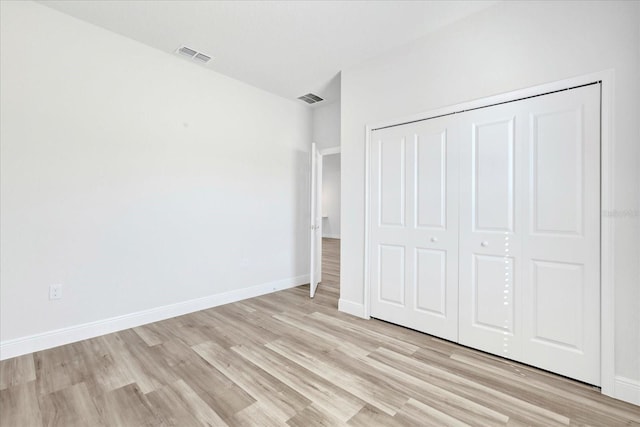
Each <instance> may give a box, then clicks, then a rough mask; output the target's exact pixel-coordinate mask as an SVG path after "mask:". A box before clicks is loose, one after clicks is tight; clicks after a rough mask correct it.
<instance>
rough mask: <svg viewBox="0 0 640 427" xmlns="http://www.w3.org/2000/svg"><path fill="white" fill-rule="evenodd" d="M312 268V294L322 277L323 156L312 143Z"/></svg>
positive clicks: (310, 283) (310, 277) (310, 282)
mask: <svg viewBox="0 0 640 427" xmlns="http://www.w3.org/2000/svg"><path fill="white" fill-rule="evenodd" d="M310 228H311V239H310V243H311V250H310V251H309V253H310V255H311V268H310V273H309V290H310V296H311V298H313V296H314V295H315V293H316V288H317V287H318V283H319V282H320V280H321V279H322V276H321V275H322V156H321V155H320V152H319V151H318V148H317V147H316V143H315V142H314V143H312V144H311V227H310Z"/></svg>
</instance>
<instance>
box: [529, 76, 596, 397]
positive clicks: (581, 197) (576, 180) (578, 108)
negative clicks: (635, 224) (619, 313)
mask: <svg viewBox="0 0 640 427" xmlns="http://www.w3.org/2000/svg"><path fill="white" fill-rule="evenodd" d="M526 111H527V113H528V115H527V117H526V118H525V120H526V121H525V124H526V127H527V134H526V136H525V137H524V138H523V140H524V142H525V143H526V157H527V162H526V164H525V165H524V166H525V167H524V169H523V173H524V175H525V179H526V183H525V187H524V188H523V189H522V194H523V200H522V202H523V205H524V206H526V208H525V209H524V210H523V217H522V222H523V230H524V235H523V252H522V256H523V263H522V268H523V274H522V299H523V301H524V302H525V304H524V305H523V325H522V327H523V336H524V350H525V352H526V356H527V359H528V360H531V363H532V364H535V365H536V366H539V367H541V368H545V369H549V370H552V371H554V372H557V373H560V374H563V375H566V376H568V377H572V378H576V379H579V380H582V381H585V382H587V383H589V384H595V385H600V85H591V86H587V87H583V88H580V89H573V90H569V91H564V92H558V93H555V94H551V95H546V96H541V97H538V98H533V99H531V100H529V101H527V110H526Z"/></svg>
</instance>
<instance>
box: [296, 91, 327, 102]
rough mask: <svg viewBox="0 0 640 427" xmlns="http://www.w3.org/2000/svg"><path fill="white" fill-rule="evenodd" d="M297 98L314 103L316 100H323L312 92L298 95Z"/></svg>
mask: <svg viewBox="0 0 640 427" xmlns="http://www.w3.org/2000/svg"><path fill="white" fill-rule="evenodd" d="M298 99H300V100H302V101H304V102H306V103H307V104H315V103H316V102H320V101H322V100H323V99H322V98H320V97H319V96H318V95H314V94H312V93H308V94H306V95H302V96H299V97H298Z"/></svg>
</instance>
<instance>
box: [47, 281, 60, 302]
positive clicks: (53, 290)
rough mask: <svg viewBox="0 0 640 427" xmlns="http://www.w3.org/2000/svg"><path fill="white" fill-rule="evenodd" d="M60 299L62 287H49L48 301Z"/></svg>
mask: <svg viewBox="0 0 640 427" xmlns="http://www.w3.org/2000/svg"><path fill="white" fill-rule="evenodd" d="M60 298H62V285H60V284H56V285H49V299H60Z"/></svg>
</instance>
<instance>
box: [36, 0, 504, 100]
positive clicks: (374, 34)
mask: <svg viewBox="0 0 640 427" xmlns="http://www.w3.org/2000/svg"><path fill="white" fill-rule="evenodd" d="M494 3H497V1H477V0H473V1H462V0H458V1H147V0H142V1H140V0H135V1H134V0H129V1H124V0H123V1H113V0H106V1H105V0H93V1H84V0H81V1H76V0H49V1H42V4H44V5H46V6H49V7H52V8H54V9H57V10H59V11H61V12H64V13H67V14H69V15H72V16H74V17H76V18H79V19H82V20H84V21H87V22H90V23H93V24H95V25H98V26H100V27H103V28H106V29H108V30H111V31H114V32H116V33H119V34H122V35H124V36H126V37H129V38H132V39H134V40H138V41H140V42H142V43H144V44H147V45H149V46H152V47H155V48H157V49H160V50H162V51H164V52H167V53H170V54H174V53H173V52H174V51H175V50H176V49H177V48H178V47H180V46H181V45H186V46H189V47H191V48H194V49H196V50H199V51H201V52H203V53H205V54H207V55H210V56H213V58H214V59H213V61H210V62H209V64H207V65H206V67H208V68H211V69H212V70H215V71H217V72H219V73H222V74H225V75H227V76H230V77H233V78H235V79H237V80H241V81H244V82H246V83H249V84H251V85H253V86H256V87H259V88H262V89H264V90H267V91H270V92H273V93H275V94H278V95H281V96H283V97H286V98H291V99H293V98H297V97H298V96H300V95H303V94H306V93H308V92H313V93H316V94H318V95H320V96H321V97H323V98H325V99H326V100H327V101H332V100H335V99H337V98H338V97H339V93H340V92H339V79H338V78H337V75H338V73H339V72H340V70H343V69H346V68H348V67H350V66H352V65H355V64H357V63H359V62H362V61H364V60H366V59H368V58H371V57H374V56H376V55H378V54H381V53H383V52H384V51H386V50H389V49H391V48H393V47H396V46H400V45H403V44H406V43H408V42H410V41H412V40H415V39H417V38H420V37H422V36H424V35H426V34H428V33H430V32H433V31H435V30H437V29H439V28H441V27H443V26H445V25H447V24H450V23H452V22H454V21H456V20H459V19H462V18H464V17H465V16H468V15H471V14H473V13H475V12H478V11H479V10H481V9H484V8H486V7H489V6H491V5H492V4H494ZM194 66H196V65H195V64H194ZM320 105H322V103H321V104H320Z"/></svg>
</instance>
